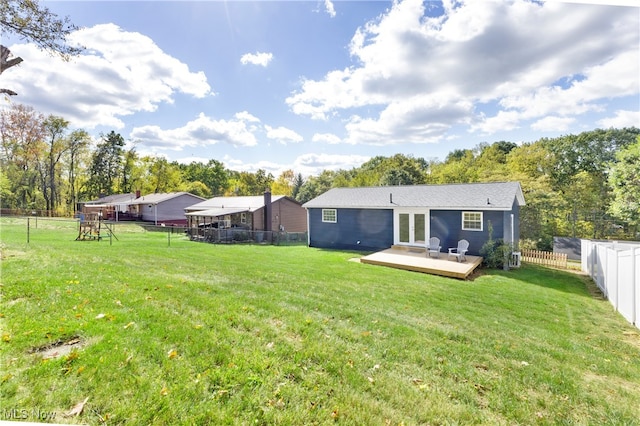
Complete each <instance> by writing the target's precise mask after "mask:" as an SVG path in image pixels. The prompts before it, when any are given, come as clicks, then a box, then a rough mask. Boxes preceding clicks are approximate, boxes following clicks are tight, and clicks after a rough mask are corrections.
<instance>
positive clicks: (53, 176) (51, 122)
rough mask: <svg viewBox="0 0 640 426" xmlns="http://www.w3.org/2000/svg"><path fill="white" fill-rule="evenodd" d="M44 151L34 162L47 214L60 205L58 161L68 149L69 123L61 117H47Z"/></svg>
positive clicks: (45, 121) (44, 124)
mask: <svg viewBox="0 0 640 426" xmlns="http://www.w3.org/2000/svg"><path fill="white" fill-rule="evenodd" d="M43 126H44V132H45V134H44V136H45V139H44V142H45V146H46V150H45V152H44V153H43V155H42V156H41V157H40V158H39V161H37V162H36V169H37V171H38V176H39V179H40V187H41V190H42V194H43V196H44V200H45V208H46V210H47V211H48V212H50V213H51V212H53V211H54V210H57V208H58V206H59V205H60V202H61V199H60V190H59V185H60V180H61V170H60V167H59V165H60V160H61V159H62V156H63V155H64V154H65V152H66V151H67V150H68V149H69V144H68V140H67V134H66V133H67V130H68V127H69V122H68V121H67V120H65V119H64V118H62V117H57V116H54V115H50V116H48V117H47V118H46V119H45V120H44V123H43Z"/></svg>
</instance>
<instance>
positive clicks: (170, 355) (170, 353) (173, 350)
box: [167, 349, 178, 359]
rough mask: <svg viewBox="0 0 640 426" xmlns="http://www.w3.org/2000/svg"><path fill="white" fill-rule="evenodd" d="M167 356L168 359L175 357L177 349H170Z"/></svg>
mask: <svg viewBox="0 0 640 426" xmlns="http://www.w3.org/2000/svg"><path fill="white" fill-rule="evenodd" d="M167 356H168V357H169V359H173V358H175V357H177V356H178V351H177V350H175V349H171V350H170V351H169V352H168V353H167Z"/></svg>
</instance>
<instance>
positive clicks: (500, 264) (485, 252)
mask: <svg viewBox="0 0 640 426" xmlns="http://www.w3.org/2000/svg"><path fill="white" fill-rule="evenodd" d="M487 230H488V232H489V239H488V240H487V241H486V242H485V243H484V244H483V245H482V248H481V249H480V255H481V256H482V264H483V265H484V266H485V267H487V268H491V269H499V268H502V269H504V270H505V271H506V270H508V269H509V258H510V257H511V253H513V246H512V245H511V244H506V243H505V242H504V241H503V240H502V239H497V240H494V239H493V225H492V224H491V221H489V223H488V225H487Z"/></svg>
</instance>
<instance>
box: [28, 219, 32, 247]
mask: <svg viewBox="0 0 640 426" xmlns="http://www.w3.org/2000/svg"><path fill="white" fill-rule="evenodd" d="M30 232H31V218H29V217H28V218H27V244H29V233H30Z"/></svg>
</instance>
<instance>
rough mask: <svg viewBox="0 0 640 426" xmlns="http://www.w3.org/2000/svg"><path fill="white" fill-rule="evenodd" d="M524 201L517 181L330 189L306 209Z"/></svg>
mask: <svg viewBox="0 0 640 426" xmlns="http://www.w3.org/2000/svg"><path fill="white" fill-rule="evenodd" d="M514 201H516V202H517V203H518V205H521V206H523V205H524V204H525V201H524V196H523V194H522V188H521V187H520V183H519V182H497V183H465V184H447V185H414V186H376V187H366V188H333V189H330V190H329V191H327V192H325V193H324V194H322V195H320V196H318V197H316V198H314V199H313V200H310V201H308V202H307V203H305V204H303V207H306V208H373V209H379V208H397V207H429V208H432V209H482V210H511V208H512V206H513V203H514Z"/></svg>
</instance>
